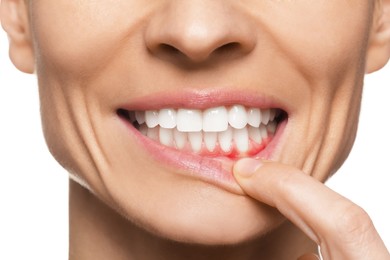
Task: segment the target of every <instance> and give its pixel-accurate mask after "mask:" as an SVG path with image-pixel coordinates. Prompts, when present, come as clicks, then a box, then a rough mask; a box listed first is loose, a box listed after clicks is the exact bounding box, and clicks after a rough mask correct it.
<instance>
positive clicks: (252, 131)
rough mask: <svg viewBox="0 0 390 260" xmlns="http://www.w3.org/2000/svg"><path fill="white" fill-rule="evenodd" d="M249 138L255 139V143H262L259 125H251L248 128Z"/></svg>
mask: <svg viewBox="0 0 390 260" xmlns="http://www.w3.org/2000/svg"><path fill="white" fill-rule="evenodd" d="M248 133H249V139H251V140H252V141H254V142H255V143H258V144H260V143H261V141H262V138H261V133H260V129H259V128H258V127H252V126H250V127H249V129H248Z"/></svg>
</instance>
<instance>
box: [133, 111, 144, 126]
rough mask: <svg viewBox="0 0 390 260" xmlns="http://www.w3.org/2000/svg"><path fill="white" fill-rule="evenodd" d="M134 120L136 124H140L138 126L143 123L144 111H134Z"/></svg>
mask: <svg viewBox="0 0 390 260" xmlns="http://www.w3.org/2000/svg"><path fill="white" fill-rule="evenodd" d="M135 119H136V120H137V122H138V124H140V125H142V124H143V123H145V112H144V111H135ZM133 122H134V121H133Z"/></svg>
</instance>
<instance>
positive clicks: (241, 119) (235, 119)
mask: <svg viewBox="0 0 390 260" xmlns="http://www.w3.org/2000/svg"><path fill="white" fill-rule="evenodd" d="M247 123H248V115H247V113H246V110H245V107H244V106H242V105H234V106H232V107H231V108H230V110H229V124H230V125H231V126H232V127H234V128H236V129H241V128H244V127H245V126H246V124H247Z"/></svg>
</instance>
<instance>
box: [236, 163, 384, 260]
mask: <svg viewBox="0 0 390 260" xmlns="http://www.w3.org/2000/svg"><path fill="white" fill-rule="evenodd" d="M234 176H235V178H236V180H237V182H238V184H239V185H240V186H241V187H242V189H243V190H244V192H245V193H246V194H247V195H248V196H250V197H252V198H254V199H256V200H258V201H261V202H263V203H266V204H268V205H270V206H272V207H275V208H277V209H278V210H279V211H280V212H281V213H282V214H283V215H284V216H285V217H286V218H288V219H289V220H290V221H291V222H293V223H294V224H295V225H296V226H297V227H299V228H300V229H301V230H302V231H303V232H304V233H305V234H306V235H307V236H308V237H310V238H311V239H312V240H313V241H315V242H316V243H317V244H318V245H319V246H320V250H321V255H322V257H323V259H326V260H327V259H353V260H359V259H362V260H363V259H364V260H367V259H378V260H386V259H390V254H389V252H388V251H387V249H386V246H385V245H384V243H383V241H382V239H381V238H380V236H379V234H378V233H377V231H376V229H375V227H374V225H373V223H372V221H371V219H370V217H369V216H368V214H367V213H366V212H365V211H364V210H363V209H362V208H360V207H359V206H358V205H356V204H354V203H353V202H351V201H350V200H348V199H346V198H345V197H343V196H341V195H340V194H338V193H336V192H334V191H333V190H331V189H330V188H328V187H327V186H325V185H324V184H323V183H321V182H320V181H317V180H316V179H314V178H312V177H311V176H309V175H307V174H304V173H303V172H302V171H300V170H298V169H296V168H294V167H292V166H287V165H283V164H280V163H276V162H262V161H260V160H254V159H242V160H240V161H238V162H237V163H236V164H235V166H234ZM312 257H313V256H305V257H304V258H301V259H315V258H312ZM314 257H315V256H314Z"/></svg>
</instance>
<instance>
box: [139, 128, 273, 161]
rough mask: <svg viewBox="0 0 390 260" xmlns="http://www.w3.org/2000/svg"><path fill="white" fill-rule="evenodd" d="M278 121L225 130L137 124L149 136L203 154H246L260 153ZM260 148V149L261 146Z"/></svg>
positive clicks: (180, 148)
mask: <svg viewBox="0 0 390 260" xmlns="http://www.w3.org/2000/svg"><path fill="white" fill-rule="evenodd" d="M276 127H277V123H276V122H275V121H273V122H270V123H268V124H267V125H263V124H261V125H260V126H259V127H252V126H245V127H244V128H242V129H235V128H232V127H230V126H229V127H228V129H227V130H225V131H222V132H205V131H198V132H188V133H187V132H180V131H178V130H177V129H176V128H174V129H168V128H163V127H160V126H156V127H153V128H149V127H148V126H147V125H146V124H141V125H138V124H137V125H136V128H137V129H138V130H139V131H140V132H141V133H142V134H143V135H144V136H147V137H148V138H150V139H152V140H154V141H156V142H159V143H160V144H162V145H164V146H168V147H172V148H175V149H178V150H187V151H191V152H194V153H202V154H215V155H217V154H223V155H231V154H236V155H239V156H245V155H248V154H255V153H258V152H259V151H260V150H261V149H262V148H264V147H265V145H266V144H267V143H268V142H269V141H270V139H272V137H273V135H274V134H275V131H276ZM259 149H260V150H259Z"/></svg>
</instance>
